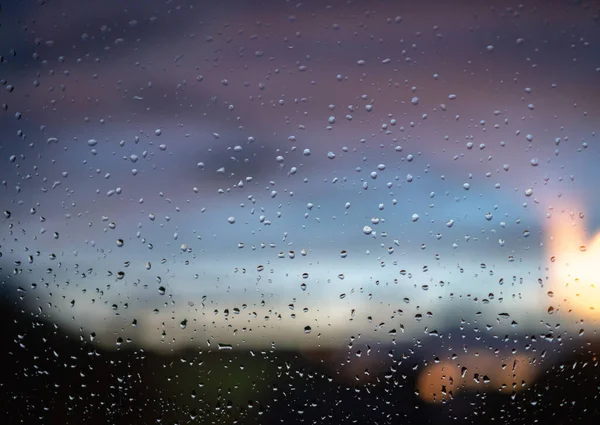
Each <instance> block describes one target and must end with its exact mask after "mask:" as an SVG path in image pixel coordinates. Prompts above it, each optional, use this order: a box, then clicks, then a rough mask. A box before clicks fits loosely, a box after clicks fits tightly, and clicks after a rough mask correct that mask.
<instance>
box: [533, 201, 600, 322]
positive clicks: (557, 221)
mask: <svg viewBox="0 0 600 425" xmlns="http://www.w3.org/2000/svg"><path fill="white" fill-rule="evenodd" d="M571 211H575V210H573V209H571V210H568V211H556V212H553V214H552V217H550V218H549V219H548V221H547V228H546V232H545V233H546V238H545V239H546V255H547V258H548V261H549V277H550V287H551V291H552V293H553V299H552V298H551V299H549V301H550V303H549V305H548V308H550V307H553V308H554V309H557V311H562V313H567V312H568V313H570V314H571V315H573V319H575V320H581V319H595V318H597V317H598V315H599V314H600V290H599V285H600V275H599V273H598V270H599V267H600V233H598V234H596V235H595V236H594V237H592V238H588V234H587V231H586V228H585V220H584V215H583V213H579V212H571ZM559 309H560V310H559Z"/></svg>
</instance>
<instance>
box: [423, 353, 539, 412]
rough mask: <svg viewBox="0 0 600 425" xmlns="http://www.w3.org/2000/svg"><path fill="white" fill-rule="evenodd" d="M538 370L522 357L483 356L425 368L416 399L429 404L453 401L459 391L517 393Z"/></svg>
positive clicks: (530, 380)
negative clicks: (419, 398) (418, 398)
mask: <svg viewBox="0 0 600 425" xmlns="http://www.w3.org/2000/svg"><path fill="white" fill-rule="evenodd" d="M539 372H541V369H540V368H538V367H536V366H534V365H532V364H530V363H529V361H528V360H527V359H526V358H525V357H521V356H511V357H509V358H501V357H498V356H496V355H493V354H489V353H484V354H480V355H479V356H473V355H471V356H469V357H468V358H464V359H463V361H462V362H458V361H456V362H451V361H446V362H441V363H437V364H434V365H431V366H428V367H427V368H426V369H425V370H424V371H422V372H421V374H420V375H419V378H418V380H417V391H418V392H419V396H420V397H421V398H422V399H423V400H425V401H427V402H430V403H440V402H444V401H448V400H452V398H453V397H456V396H457V394H458V393H459V392H460V391H462V390H467V391H481V392H488V391H496V392H502V393H506V394H512V393H518V392H520V391H522V390H524V389H526V388H527V387H528V386H530V385H531V382H532V381H533V380H534V379H535V378H536V375H537V374H538V373H539Z"/></svg>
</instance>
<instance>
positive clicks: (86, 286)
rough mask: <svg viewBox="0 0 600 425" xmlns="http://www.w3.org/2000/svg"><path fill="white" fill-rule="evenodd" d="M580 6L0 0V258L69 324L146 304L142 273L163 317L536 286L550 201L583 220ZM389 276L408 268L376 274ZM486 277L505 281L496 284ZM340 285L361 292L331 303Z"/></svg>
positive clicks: (591, 187) (586, 158)
mask: <svg viewBox="0 0 600 425" xmlns="http://www.w3.org/2000/svg"><path fill="white" fill-rule="evenodd" d="M598 11H599V9H598V4H597V3H593V2H592V3H585V2H562V1H540V2H535V1H532V2H524V3H523V4H522V5H520V4H519V3H518V2H515V3H506V2H479V1H457V2H443V1H421V2H392V1H387V2H383V1H372V2H367V1H356V2H341V1H333V2H316V1H315V2H303V3H300V2H298V3H295V2H285V1H277V2H276V1H267V2H250V1H247V2H243V1H228V0H225V1H220V2H175V1H166V2H159V1H147V2H143V3H139V2H127V1H125V2H123V1H106V2H97V1H95V2H92V1H74V0H63V1H52V2H50V1H48V2H33V1H23V2H10V3H9V4H3V14H2V16H1V18H0V23H1V26H0V35H1V37H0V49H1V54H2V64H1V65H0V77H1V78H2V79H3V80H2V82H3V85H4V89H5V90H3V91H2V94H1V95H0V103H2V104H3V111H2V112H1V113H0V129H1V130H2V132H1V135H2V139H1V140H0V161H1V162H0V164H2V165H1V166H0V167H1V168H0V180H1V181H2V183H3V187H2V188H0V201H1V204H2V209H4V210H6V211H10V217H9V216H8V214H7V215H5V216H4V217H1V218H0V220H2V222H1V224H2V227H1V230H0V246H1V251H2V253H3V254H4V255H3V258H2V259H0V261H3V262H4V264H8V267H9V268H12V267H14V263H8V262H9V261H21V262H22V264H25V263H27V261H28V257H29V256H30V255H31V256H32V258H33V260H32V261H33V263H32V265H27V266H26V268H29V269H31V271H29V272H28V275H27V276H28V277H26V278H25V280H26V281H31V282H34V281H35V282H39V281H51V282H52V283H53V285H54V286H53V287H54V288H55V290H56V292H57V293H58V294H61V295H62V296H64V299H63V300H61V301H60V303H64V306H62V307H58V305H59V303H58V302H57V303H58V304H56V305H55V307H54V308H55V309H57V310H56V311H57V313H55V314H56V315H58V317H63V318H66V319H68V320H70V319H71V317H73V315H74V314H75V315H76V317H78V320H84V319H85V318H86V315H88V318H89V317H91V314H92V311H93V308H92V307H91V306H90V305H91V304H90V303H91V299H92V298H93V299H94V300H96V298H98V300H101V301H97V303H95V305H96V307H95V308H98V315H99V316H98V317H100V318H104V319H107V318H108V317H112V315H113V311H114V309H113V308H112V306H113V305H118V306H119V307H118V308H117V310H118V309H121V310H119V313H120V312H121V311H122V309H123V304H125V303H126V304H128V305H129V306H130V308H131V309H138V310H139V309H148V310H152V309H154V308H157V307H156V306H157V305H158V306H162V305H163V304H164V302H165V301H164V299H165V298H164V296H161V295H159V294H158V292H159V291H157V288H158V287H160V286H166V287H167V288H168V295H170V296H172V297H173V299H175V300H176V301H177V303H179V304H178V305H183V306H184V307H181V308H182V309H184V310H185V311H188V310H189V305H188V301H190V302H191V300H195V302H198V301H199V300H201V299H202V297H203V296H207V297H208V298H209V300H212V302H213V303H214V305H216V306H217V307H219V308H221V309H222V308H224V307H226V306H227V307H232V306H233V305H234V304H235V305H238V304H240V303H243V302H247V303H248V304H249V305H250V304H254V305H259V304H260V302H261V300H262V299H265V294H268V295H267V296H266V299H270V300H276V301H272V302H273V304H272V305H271V306H270V305H268V303H267V305H266V307H264V308H265V309H266V310H267V311H271V310H272V309H273V308H275V310H277V311H280V309H281V308H282V306H284V307H287V305H288V304H290V303H291V302H292V301H291V300H293V299H297V298H298V299H302V298H299V297H303V296H304V297H306V296H308V295H307V294H309V295H310V294H312V296H313V298H312V299H311V298H308V299H304V304H302V305H310V306H313V305H314V306H317V308H316V310H319V309H321V310H319V311H325V310H326V309H327V306H332V305H336V306H339V308H340V311H343V313H340V315H341V316H340V317H341V319H340V322H339V323H346V322H347V319H348V317H347V316H348V314H349V311H350V310H351V309H352V308H353V307H355V306H359V305H360V306H362V305H363V304H364V303H367V304H364V305H367V307H365V309H366V310H368V313H365V314H364V315H363V317H362V319H364V317H366V316H367V315H368V314H373V312H372V310H373V309H375V310H377V309H379V308H381V306H382V305H384V306H385V309H384V310H382V314H384V315H385V314H387V313H388V312H389V311H391V310H390V309H391V308H392V307H391V306H392V305H394V304H395V303H396V301H401V300H402V299H403V298H405V297H410V298H413V299H414V297H417V299H418V300H419V302H420V303H421V304H428V303H437V302H440V300H442V304H441V305H442V307H440V308H441V309H442V311H443V310H444V309H447V308H448V305H449V304H448V301H447V300H448V297H450V294H453V296H458V297H462V296H464V297H467V296H468V295H469V296H470V295H471V294H473V293H474V294H482V295H487V294H488V293H490V292H498V291H500V293H502V294H504V296H505V297H506V298H507V299H508V298H510V297H517V298H518V296H519V294H521V293H527V292H528V291H530V292H531V293H532V294H537V291H539V287H538V286H537V283H536V282H537V279H538V278H545V272H544V267H545V264H546V262H547V261H548V257H549V255H548V253H547V252H546V251H544V249H543V243H544V240H545V238H546V235H545V234H544V232H543V231H544V228H545V220H546V217H547V215H548V213H549V212H555V213H559V212H561V211H563V210H564V209H566V210H567V212H569V211H571V210H573V212H574V217H575V218H576V220H579V221H578V225H579V226H586V230H587V232H588V233H589V234H591V233H593V232H595V230H596V229H597V227H598V225H599V224H600V214H599V213H598V208H597V205H598V203H599V201H600V193H599V192H598V191H597V190H596V185H597V182H598V181H599V179H600V171H599V168H598V166H597V164H598V160H599V152H600V149H599V147H598V143H597V140H596V138H597V136H596V131H597V122H598V114H600V102H599V101H598V99H600V85H599V84H598V79H599V78H600V61H599V58H600V51H599V47H598V44H597V40H599V39H600V37H599V34H598V26H597V19H598ZM307 150H309V151H310V154H308V151H307ZM373 173H375V174H373ZM240 183H242V184H240ZM348 203H349V204H350V206H347V204H348ZM580 214H582V217H583V218H581V219H580V218H579V215H580ZM42 217H43V219H42ZM230 217H233V218H235V223H230V221H233V220H230ZM566 219H569V217H568V216H567V218H566ZM364 226H370V227H371V228H372V231H373V233H371V234H369V235H366V234H365V232H364V231H363V228H364ZM55 232H56V233H58V236H56V235H55ZM367 233H368V232H367ZM119 239H120V240H122V241H123V243H122V245H123V246H122V247H119V246H118V245H119V244H120V243H119V242H117V241H118V240H119ZM240 243H241V244H243V248H240V247H239V246H240V245H239V244H240ZM261 244H264V246H265V248H262V247H261ZM270 244H273V248H271V247H270ZM182 246H183V249H182ZM253 247H255V248H256V249H255V250H253ZM188 248H189V249H190V252H188ZM390 248H393V250H392V249H390ZM302 249H305V250H306V252H307V255H306V257H303V255H302V253H301V252H302ZM342 250H346V251H347V252H348V255H347V258H342V256H341V255H340V252H341V251H342ZM37 251H39V256H38V254H37V253H36V252H37ZM290 251H293V252H294V254H293V255H295V258H294V259H291V258H290V254H289V252H290ZM280 252H283V253H284V257H285V258H283V259H282V258H278V256H279V253H280ZM52 253H53V254H55V255H56V259H49V256H50V254H52ZM513 260H514V261H513ZM127 261H129V262H130V265H128V266H127V267H126V266H125V265H124V262H127ZM147 262H150V263H151V265H152V268H151V270H146V269H147V266H146V263H147ZM186 262H187V263H186ZM482 263H484V264H485V265H486V269H482V266H481V264H482ZM259 265H263V266H264V267H265V269H266V271H265V273H263V275H262V276H263V278H262V279H263V280H261V281H258V280H257V279H259V276H261V274H260V273H259V272H257V266H259ZM424 266H427V269H424ZM48 267H52V273H50V274H46V273H45V271H46V269H47V268H48ZM461 267H462V268H463V269H464V268H466V269H467V275H468V276H470V277H469V278H465V277H464V276H465V275H464V270H463V272H461V271H460V269H461ZM244 268H246V270H247V271H248V274H246V275H244V276H245V277H240V276H242V275H243V273H242V271H241V270H242V269H244ZM90 269H92V270H93V271H91V272H88V270H90ZM270 269H273V276H274V277H273V278H272V279H271V280H270V281H268V282H267V283H265V282H266V280H267V279H268V278H267V277H266V276H267V274H268V271H269V270H270ZM489 269H492V270H496V273H495V274H493V275H492V274H490V271H491V270H489ZM236 270H238V271H236ZM400 270H407V271H408V272H409V273H415V274H416V273H417V272H418V273H419V277H418V279H417V278H415V280H413V281H406V282H408V283H405V284H404V286H402V285H400V287H398V286H397V285H398V284H397V283H396V286H393V285H394V279H400V281H401V282H402V281H403V279H405V275H403V274H400V273H399V271H400ZM424 270H425V271H424ZM482 270H484V271H482ZM84 271H85V274H86V276H87V277H86V279H87V280H85V279H82V277H81V273H83V272H84ZM118 271H124V272H125V277H124V278H123V279H120V280H119V279H117V280H116V279H115V276H117V272H118ZM304 272H308V273H310V274H312V276H313V277H312V278H309V280H308V288H307V290H306V291H302V290H301V289H300V283H301V282H302V281H306V280H307V279H303V278H302V277H301V275H302V273H304ZM340 274H343V275H344V279H340V278H339V277H338V275H340ZM157 276H158V277H160V282H159V281H158V278H157ZM314 276H316V277H314ZM500 276H504V277H505V278H506V279H507V280H510V279H512V277H513V276H516V277H522V278H525V282H524V283H523V284H521V286H520V287H518V288H516V289H515V288H514V287H513V288H511V289H506V290H505V289H504V288H499V287H498V286H497V284H498V280H499V278H500ZM310 279H315V280H313V281H312V282H311V281H310ZM406 279H407V278H406ZM406 279H405V280H406ZM416 280H418V282H417V283H415V281H416ZM517 280H518V279H517ZM440 281H444V282H451V283H452V285H445V286H440V285H439V282H440ZM377 282H379V283H377ZM383 282H386V283H387V284H391V285H392V286H391V287H388V288H387V289H383V286H384V285H383ZM411 282H412V283H411ZM380 284H381V286H379V285H380ZM424 284H427V285H429V286H431V287H432V288H431V289H430V290H429V291H424V290H423V288H422V285H424ZM107 285H110V289H108V288H107ZM144 285H147V286H148V289H146V288H144ZM434 286H435V289H434ZM4 288H5V289H4V290H8V291H12V290H13V289H14V288H13V287H12V286H10V285H5V286H4ZM6 288H9V289H6ZM97 288H102V289H101V290H98V289H97ZM257 288H258V289H257ZM361 289H363V290H362V292H361ZM84 291H85V292H84ZM351 291H356V293H363V292H364V294H363V295H361V297H362V298H360V299H359V297H358V296H356V297H355V298H351V297H348V298H342V299H341V300H340V294H342V293H344V294H347V293H350V292H351ZM47 292H48V293H50V292H52V289H51V288H50V289H47ZM249 293H254V295H249ZM232 294H234V295H232ZM368 294H374V295H375V296H376V297H379V300H378V301H377V302H378V304H376V305H377V306H379V307H375V308H374V307H368V305H369V304H368V299H369V298H368ZM46 296H47V295H46ZM72 299H77V300H78V302H77V303H76V304H77V305H76V307H75V308H76V309H80V310H75V311H76V313H73V310H69V309H70V308H71V306H70V304H69V302H70V301H71V300H72ZM156 300H158V301H156ZM247 300H250V301H247ZM531 301H532V303H533V304H536V303H537V299H535V298H533V299H532V300H531ZM30 302H32V303H33V304H36V303H39V301H38V300H36V299H35V298H33V299H32V300H30ZM104 303H106V304H104ZM80 305H81V307H80ZM372 305H373V304H371V306H372ZM527 305H529V304H524V307H519V308H521V311H522V312H523V311H525V312H526V308H528V307H526V306H527ZM98 306H99V307H98ZM273 306H276V307H273ZM174 308H176V307H172V304H171V305H170V306H169V307H166V309H167V310H169V309H174ZM177 308H179V307H177ZM211 308H212V307H211ZM111 309H112V310H111ZM269 309H271V310H269ZM388 310H389V311H388ZM169 311H171V310H169ZM496 313H497V312H496V311H495V310H494V314H496ZM136 314H137V313H131V315H134V316H135V315H136ZM169 314H171V313H168V314H167V315H169ZM181 314H184V315H185V314H188V315H189V314H193V313H181ZM311 314H313V315H318V314H317V313H311ZM323 314H324V315H325V316H326V317H328V318H324V319H323V322H321V323H322V324H323V326H325V324H326V323H328V322H327V321H328V320H329V324H330V325H331V324H332V323H334V322H335V320H334V319H332V318H331V317H330V316H328V313H323ZM388 316H389V314H388ZM127 317H128V318H129V316H127ZM311 317H312V316H311ZM536 318H537V316H536ZM66 319H65V320H66ZM96 319H97V317H96V316H94V318H93V320H90V321H91V322H94V320H96ZM107 320H108V319H107ZM161 320H162V319H161ZM357 320H358V319H357ZM177 323H179V322H178V321H177ZM303 323H304V322H298V325H294V326H297V328H298V331H299V332H301V331H302V329H303ZM335 323H338V322H335ZM334 326H336V325H335V324H334ZM339 326H346V325H341V324H340V325H339ZM262 332H266V331H262ZM259 335H260V332H259ZM265 335H266V334H265Z"/></svg>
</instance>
